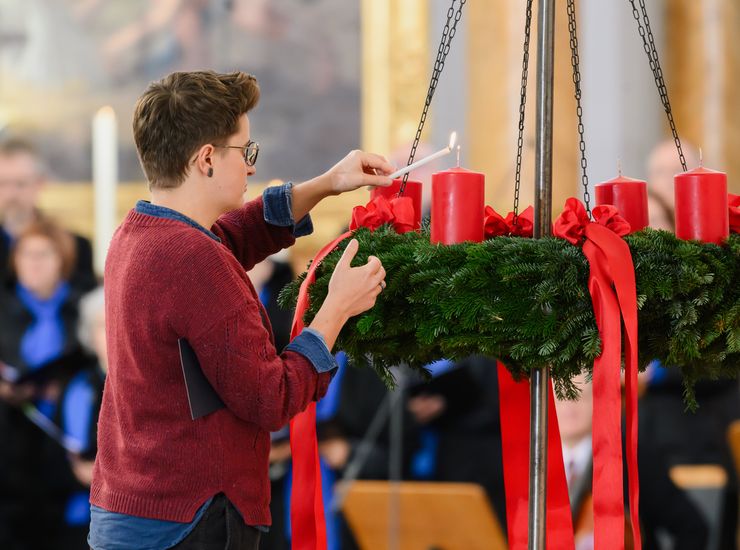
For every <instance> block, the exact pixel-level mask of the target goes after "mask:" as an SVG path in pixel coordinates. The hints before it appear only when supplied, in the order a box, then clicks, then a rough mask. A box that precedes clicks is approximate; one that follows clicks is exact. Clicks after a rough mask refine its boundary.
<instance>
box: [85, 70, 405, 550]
mask: <svg viewBox="0 0 740 550" xmlns="http://www.w3.org/2000/svg"><path fill="white" fill-rule="evenodd" d="M258 97H259V87H258V85H257V81H256V79H255V78H254V77H253V76H250V75H248V74H246V73H243V72H235V73H228V74H219V73H215V72H212V71H198V72H178V73H173V74H171V75H169V76H167V77H165V78H164V79H162V80H160V81H158V82H154V83H152V84H151V85H150V86H149V87H148V88H147V90H146V91H145V92H144V94H143V95H142V96H141V97H140V98H139V100H138V102H137V105H136V108H135V112H134V124H133V127H134V139H135V142H136V147H137V151H138V153H139V157H140V160H141V163H142V166H143V168H144V172H145V173H146V176H147V179H148V181H149V186H150V190H151V195H152V197H151V198H152V200H151V202H146V201H140V202H139V203H138V204H137V205H136V207H135V208H134V209H133V210H132V211H131V212H129V214H128V215H127V216H126V218H125V220H124V221H123V223H122V224H121V226H120V227H119V228H118V230H117V231H116V234H115V236H114V238H113V241H112V242H111V245H110V249H109V253H108V259H107V261H106V268H105V302H106V339H107V344H108V376H107V378H106V382H105V391H104V393H103V404H102V407H101V411H100V421H99V428H98V454H97V457H96V462H95V468H94V471H93V479H92V487H91V491H90V502H91V504H92V506H91V516H92V519H91V524H90V535H89V539H88V540H89V543H90V546H91V547H92V548H93V549H94V550H101V549H107V548H117V549H124V548H132V549H133V548H142V547H143V546H146V547H147V548H150V549H160V548H161V549H165V548H171V547H176V548H178V549H179V550H183V549H191V548H192V549H195V548H198V549H201V548H216V547H218V548H225V547H226V545H227V541H230V542H229V543H228V544H229V546H228V547H229V548H239V549H242V548H244V549H253V548H255V549H256V548H257V547H258V545H259V538H260V531H261V530H264V529H265V528H266V526H267V525H269V524H270V513H269V502H270V494H269V479H268V454H269V449H270V434H269V432H270V431H271V430H277V429H279V428H280V427H282V426H283V425H285V424H286V423H287V422H288V420H289V419H290V418H291V417H292V416H294V415H296V414H297V413H299V412H300V411H302V410H304V409H305V408H306V406H307V405H308V404H309V403H310V402H311V401H314V400H317V399H319V398H320V397H321V396H322V395H323V394H324V393H325V392H326V389H327V386H328V384H329V381H330V380H331V376H332V371H334V370H335V368H336V362H335V360H334V357H333V356H332V354H331V353H330V350H331V348H332V347H333V346H334V341H335V340H336V337H337V335H338V333H339V331H340V330H341V328H342V326H343V325H344V323H345V322H346V321H347V320H348V319H349V318H350V317H352V316H354V315H357V314H359V313H361V312H363V311H366V310H368V309H369V308H371V307H372V306H373V305H374V303H375V299H376V297H377V296H378V294H379V293H380V292H381V291H382V290H383V288H384V287H385V281H384V279H385V270H384V269H383V267H382V265H381V263H380V261H379V260H378V259H377V258H375V257H370V258H369V260H368V262H367V263H366V264H365V265H361V266H358V267H351V265H350V263H351V261H352V258H353V256H354V255H355V253H356V252H357V250H358V243H357V241H356V240H352V241H351V242H350V244H349V245H348V246H347V248H346V250H345V252H344V253H343V255H342V257H341V259H340V260H339V263H338V264H337V267H336V269H335V271H334V274H333V276H332V281H331V283H330V285H329V291H328V295H327V297H326V299H325V300H324V303H323V304H322V305H321V307H320V308H319V310H318V312H317V314H316V316H315V318H314V320H313V322H312V323H311V325H310V326H309V327H307V328H306V329H304V331H303V332H302V333H301V334H299V335H298V336H297V337H296V338H295V339H294V340H293V341H292V342H291V343H290V344H289V345H288V346H287V347H286V348H285V349H284V350H283V351H282V353H279V352H278V350H276V349H275V346H274V344H273V338H272V334H271V329H270V324H269V321H268V320H267V316H266V314H265V311H264V308H263V307H262V306H261V305H260V303H259V299H258V296H257V293H256V292H255V289H254V287H253V285H252V283H251V282H250V280H249V278H248V277H247V274H246V272H247V271H249V270H250V269H251V268H252V266H254V265H255V264H256V263H257V262H259V261H261V260H263V259H264V258H266V257H267V256H269V255H270V254H273V253H275V252H277V251H278V250H280V249H282V248H285V247H288V246H291V245H292V244H293V243H294V242H295V238H296V237H298V236H301V235H305V234H308V233H310V232H311V230H312V226H311V219H310V217H309V215H308V214H309V212H310V210H311V209H312V208H313V207H314V206H315V205H316V204H317V203H318V202H319V201H321V200H322V199H323V198H325V197H328V196H330V195H337V194H340V193H343V192H345V191H352V190H354V189H357V188H359V187H362V186H373V187H374V186H387V185H390V183H391V180H390V178H388V177H387V174H389V173H390V172H391V171H392V170H393V167H392V166H391V165H390V164H389V163H388V162H387V161H386V160H385V159H384V158H383V157H381V156H379V155H374V154H370V153H365V152H362V151H353V152H351V153H350V154H349V155H347V156H346V157H345V158H344V159H342V160H341V161H340V162H339V163H337V164H336V165H335V166H334V167H332V168H331V169H329V170H328V171H327V172H326V173H324V174H323V175H321V176H319V177H317V178H314V179H312V180H309V181H307V182H305V183H302V184H300V185H292V184H290V183H288V184H286V185H282V186H278V187H270V188H268V189H267V190H266V191H265V192H264V193H263V196H262V197H260V198H257V199H255V200H253V201H250V202H247V203H246V204H245V203H244V202H243V194H244V192H245V190H246V184H247V179H248V178H249V177H250V176H253V175H254V174H255V162H256V161H257V156H258V153H259V146H258V145H257V143H256V142H255V141H253V140H252V133H251V127H250V120H249V116H248V112H249V111H251V109H252V108H253V107H254V106H255V105H256V103H257V99H258ZM182 339H185V340H187V342H188V343H189V344H190V346H191V347H192V349H193V350H194V352H195V355H196V356H197V359H198V362H199V363H200V367H201V369H202V371H203V374H204V375H205V377H206V379H207V380H208V381H209V383H210V385H211V386H212V387H213V389H214V390H215V392H216V394H217V395H218V396H219V397H220V399H221V401H223V403H224V404H225V408H221V409H219V410H216V411H215V412H212V413H211V414H208V415H206V416H204V417H202V418H197V419H196V420H193V419H192V418H191V414H190V408H189V403H188V394H187V392H186V387H185V383H184V380H183V375H182V370H181V365H180V357H179V349H178V341H179V340H182Z"/></svg>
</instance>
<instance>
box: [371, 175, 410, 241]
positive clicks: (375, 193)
mask: <svg viewBox="0 0 740 550" xmlns="http://www.w3.org/2000/svg"><path fill="white" fill-rule="evenodd" d="M402 181H403V180H402V179H400V178H399V179H395V180H393V183H391V184H390V185H389V186H388V187H373V189H372V191H370V198H371V199H374V198H375V197H385V198H386V199H388V200H389V201H391V200H393V199H395V198H396V197H397V196H398V191H399V190H400V189H401V182H402ZM401 196H403V197H409V198H410V199H411V203H412V204H413V205H414V230H417V229H420V228H421V182H420V181H413V180H408V181H407V182H406V189H404V190H403V195H401Z"/></svg>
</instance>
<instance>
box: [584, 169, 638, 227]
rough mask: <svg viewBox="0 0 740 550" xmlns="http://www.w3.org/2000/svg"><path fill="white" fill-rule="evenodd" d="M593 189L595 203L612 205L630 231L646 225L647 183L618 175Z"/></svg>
mask: <svg viewBox="0 0 740 550" xmlns="http://www.w3.org/2000/svg"><path fill="white" fill-rule="evenodd" d="M595 190H596V204H597V205H601V204H611V205H613V206H614V207H615V208H616V209H617V211H618V212H619V215H620V216H622V217H623V218H624V219H625V220H627V222H628V223H629V224H630V228H631V229H630V233H634V232H635V231H640V229H644V228H646V227H647V225H648V205H647V183H645V182H644V181H642V180H636V179H632V178H626V177H624V176H622V175H620V176H619V177H617V178H614V179H611V180H609V181H605V182H603V183H600V184H598V185H597V186H596V187H595Z"/></svg>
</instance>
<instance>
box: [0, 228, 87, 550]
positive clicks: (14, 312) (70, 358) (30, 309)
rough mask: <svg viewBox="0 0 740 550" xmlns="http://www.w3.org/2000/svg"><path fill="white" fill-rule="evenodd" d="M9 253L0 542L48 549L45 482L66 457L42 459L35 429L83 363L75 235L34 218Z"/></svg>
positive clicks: (58, 513) (1, 366) (2, 299)
mask: <svg viewBox="0 0 740 550" xmlns="http://www.w3.org/2000/svg"><path fill="white" fill-rule="evenodd" d="M11 259H12V275H13V278H14V279H15V280H16V284H15V286H14V287H12V288H9V289H3V291H2V292H1V293H0V377H1V378H2V379H1V380H0V429H1V430H2V431H1V432H0V438H2V439H3V440H4V441H6V442H8V441H10V442H12V445H7V444H4V445H2V446H0V487H2V490H1V491H0V495H1V496H0V499H2V503H0V542H3V538H2V537H3V536H5V540H7V541H8V542H7V544H8V546H4V545H0V546H2V547H3V548H6V547H7V548H15V547H16V546H14V545H18V546H17V547H18V548H37V547H38V548H46V547H48V546H44V544H47V543H48V542H49V541H53V540H55V537H56V533H57V531H58V529H59V528H60V527H61V525H62V524H63V507H62V505H61V503H60V502H59V501H58V499H57V498H56V497H57V496H58V495H55V494H54V490H53V488H52V487H51V485H49V484H48V483H47V482H48V480H49V479H54V478H55V476H56V472H57V471H58V468H59V467H62V468H63V467H64V460H61V461H56V462H55V461H53V460H52V461H49V460H47V458H48V457H46V456H45V452H44V449H45V445H46V438H47V436H46V435H45V434H44V432H43V431H42V429H40V428H44V427H47V425H48V424H49V423H50V422H51V420H52V419H53V418H54V415H55V413H56V409H57V406H58V403H59V396H60V392H61V387H62V384H63V383H64V380H66V379H67V378H68V377H69V376H70V375H71V374H72V373H74V371H75V370H76V369H77V368H79V365H80V349H79V345H78V342H77V337H76V325H77V318H78V313H77V303H78V299H79V295H78V293H77V292H76V291H75V290H74V289H73V288H72V286H71V285H70V283H69V278H70V276H71V274H72V270H73V267H74V265H75V248H74V240H73V238H72V237H71V236H70V235H69V234H68V233H67V232H65V231H64V230H63V229H61V228H60V227H59V226H57V225H55V224H53V223H52V222H50V221H48V220H44V221H37V222H34V223H32V224H31V225H30V226H28V227H27V228H26V229H25V230H24V231H23V232H22V233H21V234H20V235H18V237H17V238H16V239H15V241H14V243H13V248H12V250H11ZM34 424H38V425H34ZM38 524H43V525H44V526H45V528H44V529H43V530H39V529H38V527H37V525H38ZM3 533H4V535H3ZM44 537H49V538H48V539H44Z"/></svg>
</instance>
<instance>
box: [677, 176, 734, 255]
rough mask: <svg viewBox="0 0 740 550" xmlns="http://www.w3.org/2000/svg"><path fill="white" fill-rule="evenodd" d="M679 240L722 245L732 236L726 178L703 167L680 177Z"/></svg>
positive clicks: (678, 184) (678, 180)
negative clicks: (728, 214) (728, 213)
mask: <svg viewBox="0 0 740 550" xmlns="http://www.w3.org/2000/svg"><path fill="white" fill-rule="evenodd" d="M673 181H674V184H675V187H674V191H675V194H676V236H677V237H678V238H679V239H686V240H697V241H703V242H705V243H715V244H721V243H722V242H723V241H724V240H725V239H727V237H728V236H729V234H730V222H729V218H728V216H727V211H728V210H727V209H728V205H727V175H726V174H725V173H724V172H716V171H714V170H709V169H708V168H704V167H703V166H701V167H699V168H695V169H694V170H690V171H689V172H684V173H683V174H678V175H677V176H676V177H675V178H674V179H673Z"/></svg>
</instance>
